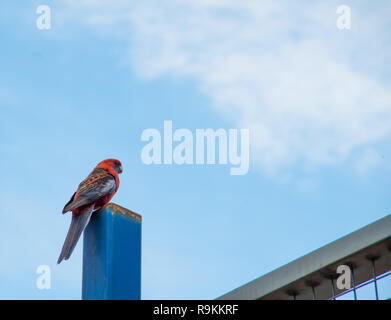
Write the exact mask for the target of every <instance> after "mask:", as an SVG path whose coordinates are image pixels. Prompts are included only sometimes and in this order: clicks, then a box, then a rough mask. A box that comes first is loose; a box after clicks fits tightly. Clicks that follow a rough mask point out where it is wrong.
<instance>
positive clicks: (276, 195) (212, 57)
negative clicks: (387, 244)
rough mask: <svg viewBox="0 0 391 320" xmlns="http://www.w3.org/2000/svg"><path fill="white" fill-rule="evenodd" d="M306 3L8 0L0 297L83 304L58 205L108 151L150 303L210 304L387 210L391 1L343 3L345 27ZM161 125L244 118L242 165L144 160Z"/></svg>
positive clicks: (221, 124)
mask: <svg viewBox="0 0 391 320" xmlns="http://www.w3.org/2000/svg"><path fill="white" fill-rule="evenodd" d="M303 3H304V2H303V1H289V4H288V1H285V2H284V1H276V2H270V1H259V2H257V3H255V2H252V1H243V2H240V4H239V3H237V1H230V0H214V1H211V0H209V1H206V0H204V1H187V2H183V3H180V2H178V1H174V0H165V1H148V2H143V3H142V4H136V3H134V2H131V1H129V2H127V1H119V0H118V1H117V0H116V1H52V0H51V1H48V2H47V3H43V2H41V1H28V2H27V1H24V2H22V1H17V2H16V1H15V2H12V1H7V2H2V3H1V5H0V41H1V59H0V108H1V109H0V110H1V117H0V148H1V151H2V155H3V156H2V157H1V158H0V164H1V165H2V168H3V170H2V183H1V185H0V200H1V201H0V240H1V241H0V257H1V264H0V298H2V299H13V298H21V299H79V298H80V292H81V248H82V246H81V243H79V244H78V246H77V248H76V250H75V252H74V254H73V255H72V257H71V259H70V260H69V261H67V262H65V263H62V264H61V265H59V266H57V265H56V261H57V257H58V255H59V253H60V249H61V246H62V243H63V241H64V239H65V235H66V232H67V229H68V226H69V223H70V216H69V215H65V216H63V215H61V210H62V208H63V206H64V204H65V203H66V202H67V201H68V200H69V197H70V196H71V195H72V193H73V192H74V190H75V188H76V187H77V185H78V183H79V182H80V181H81V180H82V179H84V178H85V176H86V175H87V174H88V173H89V172H90V171H91V170H92V168H93V167H94V166H95V165H96V164H97V163H98V162H99V161H101V160H103V159H105V158H111V157H115V158H118V159H120V160H121V161H122V163H123V167H124V173H123V174H122V175H121V177H120V178H121V186H120V188H119V191H118V193H117V194H116V196H115V198H114V199H113V202H115V203H117V204H120V205H122V206H124V207H127V208H129V209H131V210H133V211H135V212H138V213H140V214H141V215H142V216H143V239H142V241H143V253H142V254H143V260H142V266H143V269H142V270H143V274H142V297H143V298H144V299H159V298H162V299H172V298H175V299H192V298H194V299H197V298H205V299H209V298H215V297H217V296H219V295H222V294H224V293H225V292H227V291H229V290H232V289H234V288H235V287H237V286H239V285H242V284H244V283H246V282H248V281H251V280H253V279H254V278H256V277H258V276H260V275H262V274H265V273H267V272H269V271H271V270H273V269H275V268H277V267H279V266H281V265H283V264H285V263H288V262H290V261H291V260H293V259H295V258H297V257H299V256H301V255H304V254H306V253H308V252H310V251H312V250H315V249H317V248H319V247H320V246H322V245H325V244H327V243H329V242H330V241H333V240H335V239H337V238H339V237H341V236H343V235H345V234H347V233H349V232H352V231H354V230H356V229H358V228H360V227H362V226H364V225H366V224H368V223H371V222H373V221H374V220H376V219H379V218H381V217H384V216H385V215H387V214H389V213H390V207H391V200H390V197H389V190H390V184H391V183H390V179H389V177H390V170H391V165H390V162H389V159H390V156H391V148H390V133H391V105H390V102H391V93H390V92H391V91H390V66H391V63H390V59H391V55H390V52H391V50H390V47H391V40H390V38H389V31H390V27H391V26H390V22H389V16H390V14H391V6H390V4H389V2H388V1H378V2H376V4H370V5H368V4H366V2H365V1H355V2H354V4H353V2H351V1H345V2H344V4H348V5H350V6H351V9H352V27H351V30H339V29H338V28H337V27H336V19H337V18H338V16H337V15H336V8H337V6H338V5H339V4H341V3H340V2H339V1H330V2H328V3H327V4H322V2H321V1H315V2H314V3H313V4H311V5H304V4H303ZM41 4H47V5H49V6H50V7H51V11H52V19H51V23H52V28H51V29H50V30H39V29H37V27H36V19H37V18H38V14H36V8H37V7H38V5H41ZM164 120H172V122H173V126H174V129H175V128H188V129H189V130H191V131H193V132H194V131H195V129H197V128H213V129H218V128H224V129H227V130H228V129H230V128H249V130H250V133H251V144H250V170H249V172H248V174H247V175H243V176H231V175H230V174H229V166H227V165H183V166H179V165H171V166H170V165H150V166H147V165H145V164H143V163H142V161H141V158H140V155H141V150H142V148H143V146H144V145H145V143H144V142H142V141H141V139H140V137H141V133H142V131H143V130H144V129H146V128H156V129H158V130H161V131H162V130H163V121H164ZM43 264H45V265H49V266H50V267H51V273H52V280H51V287H52V288H51V289H50V290H38V289H37V288H36V284H35V283H36V279H37V277H38V275H37V274H36V269H37V267H38V266H39V265H43Z"/></svg>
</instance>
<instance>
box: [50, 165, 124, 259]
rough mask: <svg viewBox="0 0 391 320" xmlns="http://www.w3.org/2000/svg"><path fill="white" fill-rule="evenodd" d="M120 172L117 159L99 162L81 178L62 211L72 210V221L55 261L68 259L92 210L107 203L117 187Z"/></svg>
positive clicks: (120, 168) (120, 167)
mask: <svg viewBox="0 0 391 320" xmlns="http://www.w3.org/2000/svg"><path fill="white" fill-rule="evenodd" d="M119 173H122V165H121V162H120V161H119V160H116V159H107V160H104V161H102V162H100V163H99V164H98V165H97V166H96V167H95V169H94V170H93V171H92V172H91V173H90V174H89V176H88V177H87V178H86V179H85V180H83V181H82V182H81V183H80V185H79V187H78V188H77V191H76V192H75V193H74V194H73V196H72V198H71V200H69V202H68V203H67V204H66V205H65V207H64V209H63V211H62V213H63V214H64V213H65V212H68V211H72V221H71V226H70V227H69V230H68V234H67V237H66V239H65V242H64V245H63V247H62V250H61V254H60V257H59V258H58V261H57V263H60V262H61V261H62V260H63V259H65V260H68V258H69V257H70V256H71V254H72V251H73V249H74V248H75V246H76V243H77V241H78V240H79V238H80V235H81V234H82V232H83V230H84V229H85V227H86V226H87V224H88V222H89V221H90V218H91V215H92V213H93V212H94V211H96V210H98V209H100V208H102V207H103V206H104V205H105V204H106V203H108V202H109V201H110V200H111V198H112V197H113V196H114V194H115V193H116V192H117V190H118V187H119V177H118V174H119Z"/></svg>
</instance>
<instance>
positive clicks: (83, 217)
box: [57, 205, 94, 264]
mask: <svg viewBox="0 0 391 320" xmlns="http://www.w3.org/2000/svg"><path fill="white" fill-rule="evenodd" d="M93 211H94V206H93V205H92V206H91V207H89V208H88V209H87V210H86V211H85V212H83V213H81V214H78V215H75V216H73V217H72V221H71V226H70V227H69V230H68V234H67V237H66V239H65V242H64V245H63V246H62V250H61V254H60V256H59V257H58V260H57V264H59V263H60V262H61V261H62V260H63V259H65V260H68V259H69V257H70V256H71V254H72V252H73V249H75V247H76V243H77V241H78V240H79V238H80V236H81V234H82V232H83V230H84V229H85V227H86V226H87V224H88V222H89V221H90V218H91V215H92V212H93Z"/></svg>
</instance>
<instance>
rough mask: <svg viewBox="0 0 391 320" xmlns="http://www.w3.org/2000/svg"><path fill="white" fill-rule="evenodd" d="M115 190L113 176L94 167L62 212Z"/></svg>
mask: <svg viewBox="0 0 391 320" xmlns="http://www.w3.org/2000/svg"><path fill="white" fill-rule="evenodd" d="M115 190H116V183H115V178H114V177H113V176H112V175H111V174H110V173H108V172H107V171H105V170H103V169H100V168H95V169H94V171H92V172H91V173H90V174H89V175H88V177H87V178H86V179H84V180H83V181H82V182H81V183H80V184H79V188H78V189H77V191H76V194H75V195H74V196H73V200H72V199H71V201H70V202H69V203H68V204H66V205H65V207H64V210H63V213H64V212H67V211H71V210H73V209H75V208H78V207H81V206H85V205H88V204H91V203H93V202H95V201H96V200H98V199H100V198H102V197H104V196H106V195H107V194H110V193H113V192H114V191H115Z"/></svg>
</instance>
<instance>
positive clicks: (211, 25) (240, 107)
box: [67, 0, 391, 172]
mask: <svg viewBox="0 0 391 320" xmlns="http://www.w3.org/2000/svg"><path fill="white" fill-rule="evenodd" d="M67 3H68V4H67V5H69V4H70V8H71V9H72V10H73V12H75V11H78V12H80V13H81V14H80V16H79V17H80V18H82V19H83V20H84V21H85V22H87V23H88V24H90V25H91V26H93V27H94V28H98V29H99V30H102V31H105V32H107V29H108V28H109V30H110V31H111V32H113V33H115V34H120V35H121V36H122V37H123V39H124V40H125V41H128V42H129V46H130V61H131V63H132V66H133V68H134V70H136V72H137V73H138V74H139V75H140V76H142V77H145V78H156V77H159V76H162V75H168V76H173V77H189V78H193V79H196V80H197V83H199V89H200V91H201V92H202V93H203V94H205V95H207V96H208V97H210V99H211V101H212V103H213V105H214V106H215V108H216V110H218V112H221V113H222V114H223V115H224V116H226V117H230V118H231V120H232V121H233V122H234V124H235V125H237V126H239V127H246V128H250V130H251V131H252V146H253V150H254V151H255V152H254V154H255V159H256V162H257V164H258V165H259V166H260V167H261V168H262V169H264V170H265V171H266V172H278V171H280V170H281V169H283V168H286V167H289V166H291V165H294V164H297V163H300V164H302V165H304V166H310V167H314V166H318V165H324V164H333V163H340V162H342V161H344V160H346V159H347V158H348V157H349V156H350V155H351V153H352V152H353V151H354V150H356V149H357V150H361V149H363V147H364V148H365V147H366V146H368V145H371V144H373V143H375V142H378V141H381V140H384V139H387V138H389V134H390V131H391V92H390V90H389V85H390V83H389V82H388V83H387V82H386V80H384V76H385V75H386V74H387V71H388V72H389V71H390V68H389V67H388V66H389V65H391V64H390V54H389V53H387V52H390V50H389V49H390V41H389V36H388V33H387V32H388V29H387V24H386V23H387V21H388V17H389V15H390V14H391V7H390V6H389V4H388V3H387V2H379V3H377V4H376V5H371V6H370V7H366V5H365V3H364V2H355V3H354V6H353V5H352V29H351V31H346V30H345V31H341V30H339V29H337V27H336V21H337V17H338V16H337V15H336V8H337V6H338V5H339V2H338V1H332V2H329V3H327V4H324V3H323V2H320V1H316V2H313V3H312V4H304V3H303V2H302V1H300V2H298V1H290V2H288V1H261V0H259V1H252V0H242V1H236V0H213V1H212V0H189V1H179V0H160V1H148V2H145V1H143V2H139V3H138V4H129V3H128V2H127V1H122V0H121V1H92V0H84V1H71V2H67Z"/></svg>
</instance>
